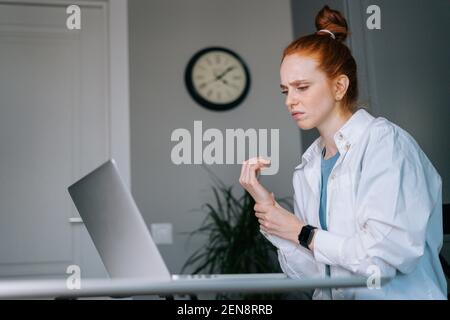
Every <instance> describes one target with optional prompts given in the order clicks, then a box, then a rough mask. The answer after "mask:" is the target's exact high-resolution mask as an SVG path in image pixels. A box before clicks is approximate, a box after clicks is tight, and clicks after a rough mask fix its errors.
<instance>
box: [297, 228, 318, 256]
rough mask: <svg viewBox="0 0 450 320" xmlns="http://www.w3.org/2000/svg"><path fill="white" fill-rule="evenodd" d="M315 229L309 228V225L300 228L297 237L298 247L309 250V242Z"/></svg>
mask: <svg viewBox="0 0 450 320" xmlns="http://www.w3.org/2000/svg"><path fill="white" fill-rule="evenodd" d="M315 229H317V228H316V227H313V226H310V225H309V224H308V225H306V226H304V227H303V228H302V230H301V231H300V234H299V235H298V242H300V245H301V246H302V247H305V248H306V249H308V250H309V245H310V244H311V241H312V239H313V236H314V232H315V231H314V230H315Z"/></svg>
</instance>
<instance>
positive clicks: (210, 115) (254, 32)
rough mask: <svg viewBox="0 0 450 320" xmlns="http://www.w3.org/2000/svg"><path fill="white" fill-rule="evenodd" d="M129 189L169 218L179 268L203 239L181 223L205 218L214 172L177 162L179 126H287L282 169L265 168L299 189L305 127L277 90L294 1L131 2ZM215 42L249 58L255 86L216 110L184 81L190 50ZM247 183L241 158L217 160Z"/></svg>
mask: <svg viewBox="0 0 450 320" xmlns="http://www.w3.org/2000/svg"><path fill="white" fill-rule="evenodd" d="M129 23H130V26H129V34H130V39H129V40H130V88H131V90H130V94H131V114H130V117H131V180H132V192H133V195H134V197H135V199H136V201H137V204H138V206H139V208H140V209H141V211H142V212H143V215H144V218H145V220H146V222H147V223H148V224H150V223H154V222H170V223H173V226H174V244H173V245H160V249H161V252H162V255H163V257H164V259H165V261H166V262H167V264H168V267H169V269H170V271H171V272H174V273H176V272H179V271H180V268H181V266H182V264H183V263H184V262H185V260H186V259H187V257H188V255H189V254H190V253H192V251H193V250H194V249H196V248H198V247H199V246H201V245H203V244H204V242H203V239H196V240H195V239H194V240H193V241H192V242H191V243H190V244H189V246H186V236H185V235H182V234H180V233H181V232H185V231H191V230H193V229H195V228H197V227H198V226H199V224H200V222H201V220H202V218H203V217H204V215H203V214H201V213H196V212H191V210H193V209H196V208H199V207H200V206H201V204H202V203H204V202H206V201H211V200H212V199H213V198H212V194H211V189H210V185H211V180H210V179H209V177H208V175H207V173H206V172H205V170H204V169H203V168H201V167H200V166H198V165H197V166H194V165H190V166H187V165H184V166H176V165H173V164H172V162H171V159H170V152H171V149H172V147H173V146H174V145H175V143H173V142H171V141H170V137H171V133H172V131H173V130H174V129H176V128H186V129H188V130H190V131H191V132H192V131H193V122H194V120H202V121H203V128H204V130H205V129H206V128H218V129H220V130H222V131H223V132H224V130H225V128H244V129H247V128H269V129H270V128H276V129H280V170H279V173H278V174H277V175H275V176H270V177H263V181H264V183H265V184H266V185H267V187H268V188H269V189H270V190H272V191H273V192H274V193H275V195H277V196H292V193H293V189H292V185H291V181H292V172H293V168H294V167H295V165H297V164H298V163H299V162H300V154H301V152H300V135H299V130H298V129H297V127H296V125H295V123H294V122H293V121H292V120H291V118H290V115H289V113H288V112H287V110H286V107H285V106H284V103H283V97H282V95H281V94H280V90H279V63H280V56H281V51H282V49H283V48H284V47H285V46H286V45H287V44H288V43H289V42H290V41H291V40H292V21H291V8H290V2H289V0H283V1H279V0H277V1H271V0H264V1H261V0H246V1H240V0H227V1H215V0H214V1H211V0H190V1H175V0H169V1H168V0H152V1H148V0H131V1H130V4H129ZM213 45H220V46H224V47H228V48H231V49H232V50H235V51H236V52H237V53H238V54H240V55H241V56H242V57H243V59H244V60H245V61H246V62H247V64H248V66H249V69H250V73H251V77H252V87H251V90H250V93H249V96H248V97H247V99H246V100H245V101H244V103H243V104H242V105H241V106H239V107H238V108H237V109H233V110H232V111H229V112H225V113H216V112H211V111H208V110H206V109H203V108H201V107H200V106H198V105H196V104H195V102H194V101H193V100H192V99H191V98H190V97H189V95H188V93H187V91H186V89H185V85H184V80H183V74H184V69H185V67H186V64H187V62H188V60H189V58H190V57H191V56H192V55H193V54H194V53H195V52H196V51H198V50H200V49H202V48H204V47H207V46H213ZM211 168H212V169H214V170H215V172H216V174H217V175H218V176H219V177H221V178H222V179H223V180H224V181H225V182H226V183H227V184H235V185H236V191H238V190H239V189H240V187H239V185H238V177H239V173H240V166H239V165H221V166H218V165H216V166H212V167H211Z"/></svg>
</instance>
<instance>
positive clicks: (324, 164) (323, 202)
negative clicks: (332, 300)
mask: <svg viewBox="0 0 450 320" xmlns="http://www.w3.org/2000/svg"><path fill="white" fill-rule="evenodd" d="M339 155H340V154H339V151H338V152H336V154H335V155H334V156H332V157H331V158H329V159H326V160H325V159H324V156H325V149H324V150H323V152H322V161H321V164H320V172H321V180H320V181H321V187H320V207H319V220H320V226H321V227H322V229H323V230H328V227H327V183H328V177H329V176H330V173H331V170H333V167H334V165H335V164H336V161H337V159H338V158H339ZM325 271H326V273H327V276H330V266H326V270H325ZM330 296H331V293H330Z"/></svg>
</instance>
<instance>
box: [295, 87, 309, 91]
mask: <svg viewBox="0 0 450 320" xmlns="http://www.w3.org/2000/svg"><path fill="white" fill-rule="evenodd" d="M308 88H309V86H303V87H297V90H300V91H305V90H306V89H308Z"/></svg>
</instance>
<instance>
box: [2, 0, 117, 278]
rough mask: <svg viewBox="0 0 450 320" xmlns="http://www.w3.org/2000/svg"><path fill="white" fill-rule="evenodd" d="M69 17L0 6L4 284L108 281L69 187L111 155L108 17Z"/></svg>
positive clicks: (59, 11)
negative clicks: (48, 279)
mask: <svg viewBox="0 0 450 320" xmlns="http://www.w3.org/2000/svg"><path fill="white" fill-rule="evenodd" d="M71 3H75V4H76V3H77V2H76V1H71ZM66 7H67V5H63V4H61V2H59V4H58V3H56V2H55V4H53V3H49V2H48V1H47V4H38V3H35V4H34V3H31V4H30V3H29V2H28V3H24V4H20V3H14V2H12V3H11V2H2V1H0V277H13V276H21V277H27V276H30V277H36V276H61V275H64V274H65V272H66V268H67V266H69V265H71V264H76V265H79V266H80V267H81V275H82V276H103V275H105V270H104V267H103V265H102V263H101V260H100V259H99V256H98V254H97V252H96V251H95V249H94V247H93V244H92V242H91V240H90V238H89V236H88V234H87V232H86V230H85V228H84V226H83V225H82V223H77V222H76V220H75V221H74V219H71V218H73V217H78V213H77V211H76V209H75V207H74V206H73V204H72V201H71V199H70V196H69V195H68V193H67V187H68V186H69V185H70V184H71V183H73V182H74V181H76V180H77V179H78V178H80V177H81V176H83V175H84V174H86V173H88V172H89V171H90V170H92V169H94V168H95V167H96V166H98V165H99V164H101V163H102V162H103V161H105V160H107V159H108V157H109V155H110V153H111V152H110V118H109V117H110V110H109V108H108V96H109V95H108V58H107V57H108V37H107V34H108V32H107V31H108V30H107V29H108V24H107V21H108V20H107V10H106V4H102V3H101V2H99V3H90V4H86V5H80V7H81V10H82V14H81V30H68V29H67V27H66V19H67V17H68V14H67V13H66ZM71 221H72V222H71Z"/></svg>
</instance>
